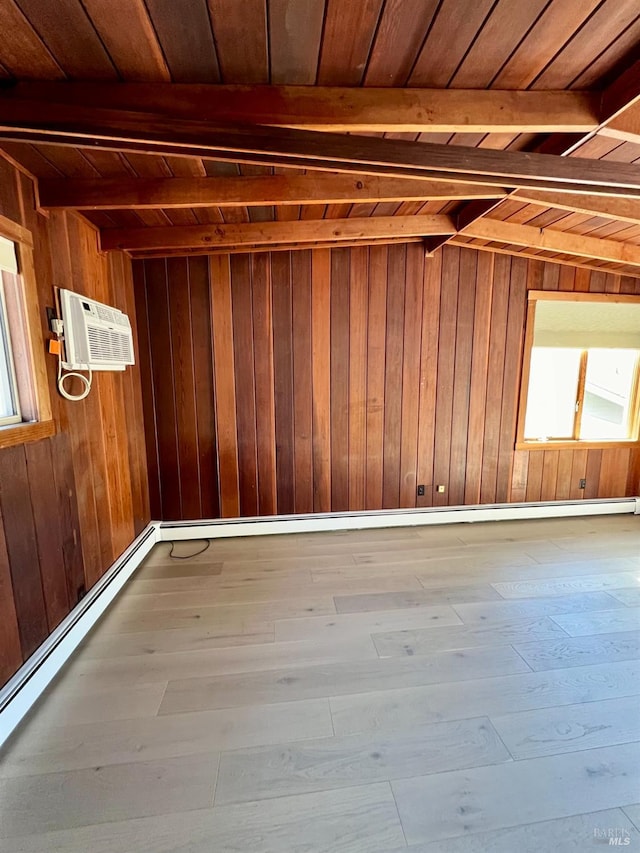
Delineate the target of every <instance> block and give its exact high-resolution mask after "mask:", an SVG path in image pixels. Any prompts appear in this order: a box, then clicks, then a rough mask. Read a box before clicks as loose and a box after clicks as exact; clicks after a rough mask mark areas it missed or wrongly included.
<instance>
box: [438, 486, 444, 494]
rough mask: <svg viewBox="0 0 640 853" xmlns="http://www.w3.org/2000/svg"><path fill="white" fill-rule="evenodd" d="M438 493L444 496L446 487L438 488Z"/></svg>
mask: <svg viewBox="0 0 640 853" xmlns="http://www.w3.org/2000/svg"><path fill="white" fill-rule="evenodd" d="M436 491H437V493H438V494H439V495H443V494H444V493H445V488H444V486H436Z"/></svg>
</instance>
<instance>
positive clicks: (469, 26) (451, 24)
mask: <svg viewBox="0 0 640 853" xmlns="http://www.w3.org/2000/svg"><path fill="white" fill-rule="evenodd" d="M493 5H494V0H443V2H442V3H441V4H440V7H439V9H438V14H437V16H436V19H435V21H434V22H433V25H432V27H431V30H430V32H429V35H428V36H427V39H426V40H425V42H424V44H423V46H422V50H421V51H420V55H419V56H418V59H417V60H416V64H415V66H414V68H413V71H412V72H411V76H410V78H409V86H434V87H436V88H444V87H446V86H447V85H448V84H449V81H450V80H451V78H452V77H453V75H454V74H455V71H456V69H457V67H458V66H459V64H460V62H461V61H462V59H463V58H464V55H465V53H466V52H467V51H468V49H469V47H470V45H471V44H472V43H473V39H474V38H475V36H476V34H477V33H478V30H479V29H480V28H481V27H482V24H483V22H484V20H485V18H486V16H487V15H488V14H489V12H490V11H491V8H492V7H493Z"/></svg>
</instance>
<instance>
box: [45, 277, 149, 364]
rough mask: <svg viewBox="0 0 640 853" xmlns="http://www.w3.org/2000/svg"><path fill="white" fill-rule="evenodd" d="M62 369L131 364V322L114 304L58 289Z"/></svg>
mask: <svg viewBox="0 0 640 853" xmlns="http://www.w3.org/2000/svg"><path fill="white" fill-rule="evenodd" d="M58 294H59V298H60V309H61V311H62V321H63V323H64V333H63V334H64V347H65V361H63V363H62V366H63V367H64V368H65V370H124V369H125V367H126V366H127V365H128V364H134V363H135V360H134V356H133V336H132V334H131V323H130V322H129V318H128V317H127V315H126V314H124V313H123V312H122V311H120V310H119V309H118V308H112V307H110V306H109V305H103V304H102V303H101V302H96V301H95V299H88V298H87V297H86V296H82V295H81V294H79V293H74V292H73V291H71V290H63V289H60V290H59V291H58Z"/></svg>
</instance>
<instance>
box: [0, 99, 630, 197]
mask: <svg viewBox="0 0 640 853" xmlns="http://www.w3.org/2000/svg"><path fill="white" fill-rule="evenodd" d="M0 138H5V139H7V138H9V139H16V138H19V139H22V140H26V141H32V142H33V141H44V142H47V143H49V144H54V145H61V144H62V145H74V146H78V147H82V146H85V147H87V146H89V147H97V148H108V149H110V150H113V149H116V150H127V151H129V150H137V151H140V152H142V153H147V154H149V153H154V154H159V155H162V154H169V153H171V154H173V153H178V154H181V155H182V156H191V157H203V158H209V159H214V160H216V159H217V160H233V161H240V162H251V163H260V164H268V165H279V166H295V167H302V168H306V169H314V170H315V169H318V170H321V171H338V172H349V173H358V174H370V175H381V176H390V175H395V176H396V177H407V178H423V179H428V180H432V179H439V180H455V181H461V182H464V183H474V184H475V183H480V184H483V185H488V184H489V185H495V184H496V183H498V184H500V185H503V186H508V187H509V186H512V187H522V186H527V187H530V188H535V189H549V190H551V189H555V190H573V191H589V192H593V193H599V192H605V193H606V194H607V195H622V196H631V197H640V172H639V171H638V169H637V168H635V167H633V166H628V165H625V164H620V163H615V164H611V163H607V162H604V161H593V160H592V161H586V160H571V159H568V158H562V157H555V156H552V155H548V154H525V153H521V152H515V151H495V150H491V149H486V148H464V147H459V146H449V145H435V144H432V143H419V142H404V141H398V140H393V139H377V138H364V137H361V136H346V135H341V134H330V133H314V132H311V131H304V130H288V129H282V128H264V127H251V128H247V127H215V126H212V125H210V124H209V123H208V122H191V121H189V122H185V121H181V120H168V119H166V118H164V117H162V116H160V117H158V116H156V115H154V114H150V113H132V112H122V111H114V110H105V109H102V108H96V109H91V108H85V107H75V106H69V105H65V104H55V103H42V102H36V101H30V100H20V99H15V98H1V97H0Z"/></svg>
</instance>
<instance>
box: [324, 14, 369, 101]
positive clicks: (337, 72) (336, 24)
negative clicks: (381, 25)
mask: <svg viewBox="0 0 640 853" xmlns="http://www.w3.org/2000/svg"><path fill="white" fill-rule="evenodd" d="M382 4H383V0H363V2H361V3H353V2H348V3H345V0H327V6H326V12H325V21H324V31H323V34H322V43H321V45H320V61H319V63H318V75H317V79H316V82H317V84H318V85H319V86H359V85H360V83H361V82H362V78H363V75H364V73H365V69H366V66H367V59H368V57H369V51H370V50H371V44H372V41H373V38H374V35H375V32H376V27H377V25H378V19H379V17H380V10H381V9H382Z"/></svg>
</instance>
